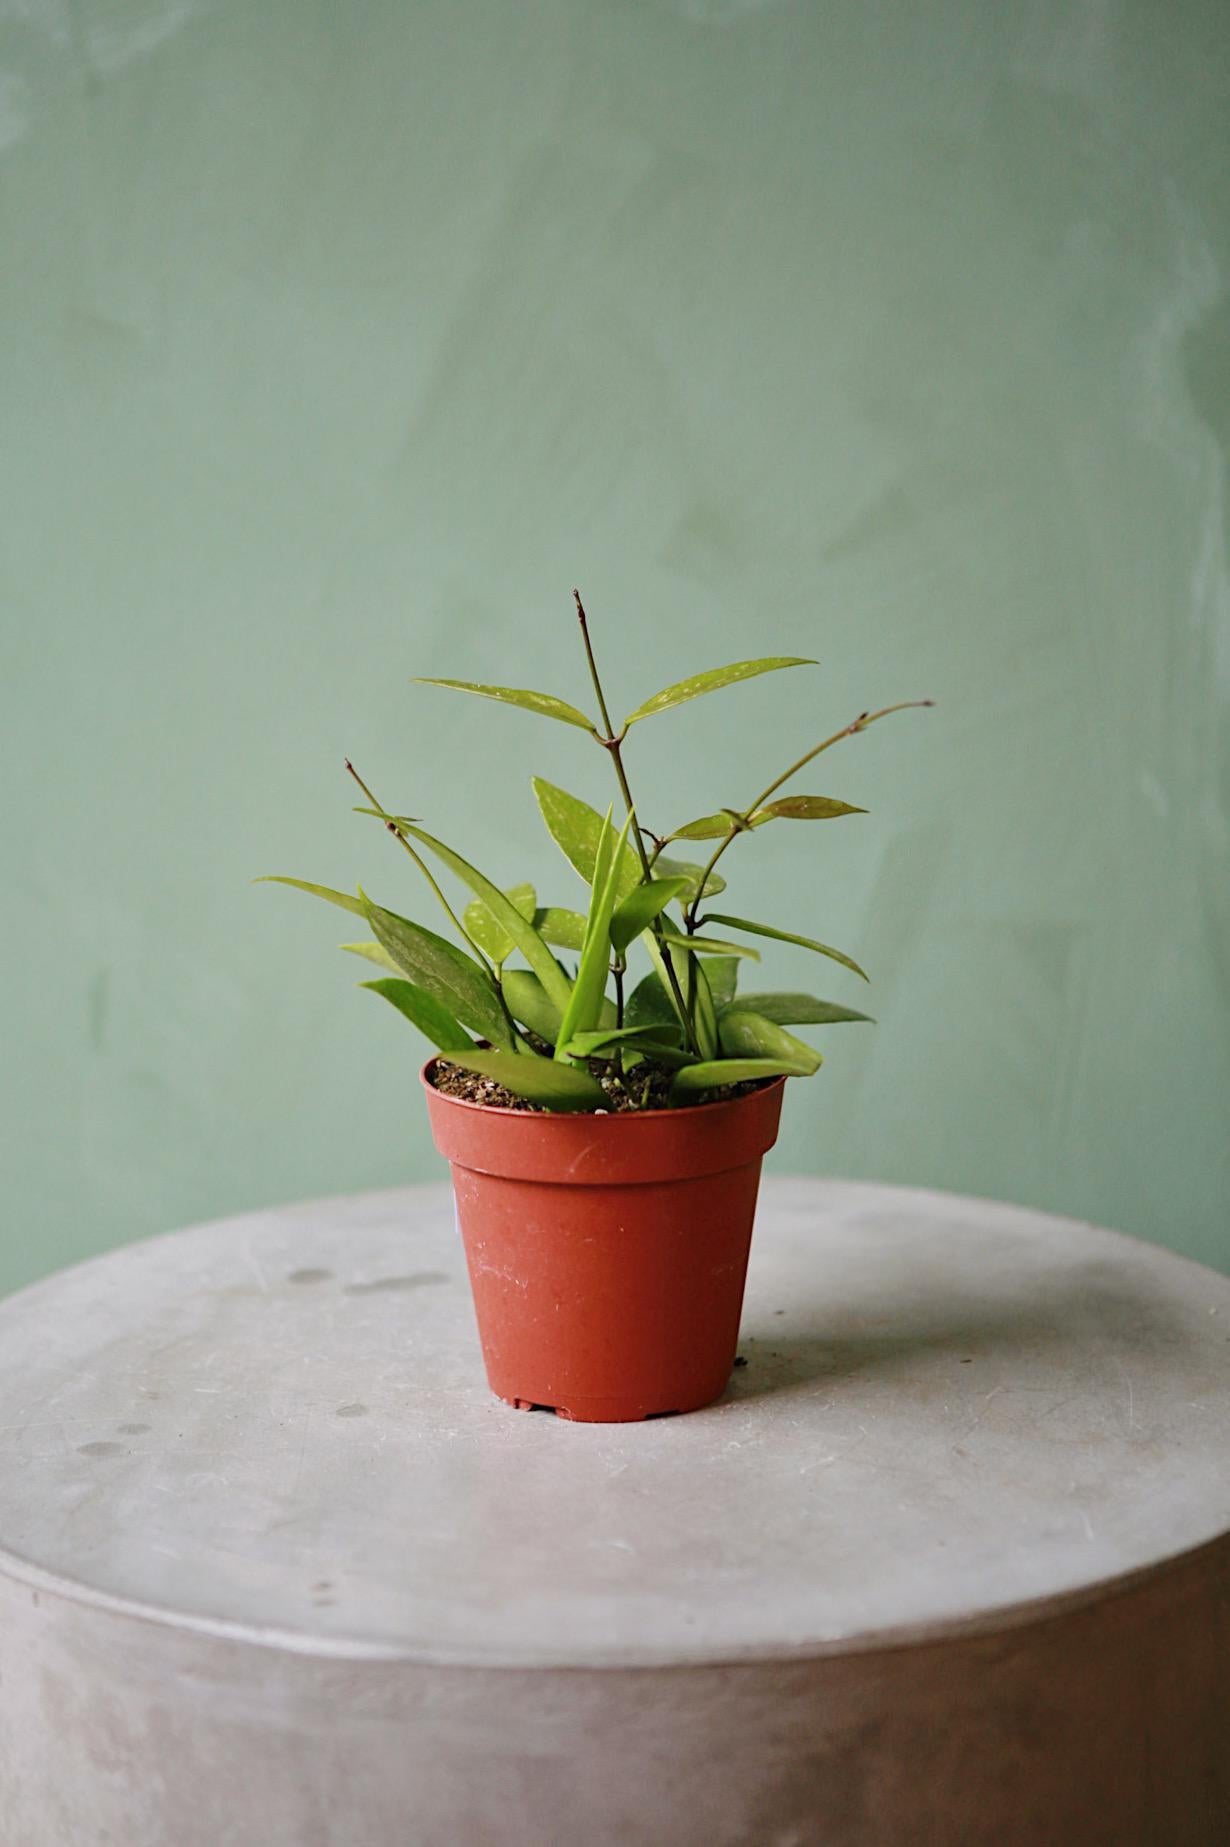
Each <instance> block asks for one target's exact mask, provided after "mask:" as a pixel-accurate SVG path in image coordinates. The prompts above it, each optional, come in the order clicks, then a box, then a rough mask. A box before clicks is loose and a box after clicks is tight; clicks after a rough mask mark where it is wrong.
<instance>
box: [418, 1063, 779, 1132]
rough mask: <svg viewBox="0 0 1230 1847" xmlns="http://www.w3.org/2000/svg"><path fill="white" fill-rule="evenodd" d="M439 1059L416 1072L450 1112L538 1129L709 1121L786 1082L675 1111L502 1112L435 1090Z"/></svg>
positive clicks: (770, 1083)
mask: <svg viewBox="0 0 1230 1847" xmlns="http://www.w3.org/2000/svg"><path fill="white" fill-rule="evenodd" d="M440 1058H444V1059H445V1060H446V1061H447V1058H448V1054H447V1052H433V1054H432V1056H431V1057H430V1058H429V1059H428V1060H427V1061H426V1063H425V1064H424V1065H422V1066H421V1068H420V1070H419V1081H420V1082H421V1084H422V1086H423V1088H424V1090H426V1091H427V1092H428V1094H429V1096H432V1097H438V1098H439V1100H440V1102H441V1103H443V1104H447V1105H448V1106H449V1107H450V1108H454V1109H460V1110H468V1111H469V1112H470V1113H471V1114H472V1115H475V1116H495V1117H498V1118H499V1119H500V1121H502V1122H517V1121H519V1120H522V1119H523V1120H525V1121H527V1122H532V1123H535V1124H536V1125H538V1127H539V1128H541V1126H542V1124H543V1123H544V1122H578V1121H580V1122H600V1123H602V1124H603V1127H604V1129H605V1126H606V1125H607V1124H608V1123H621V1124H622V1123H627V1124H633V1123H638V1122H639V1123H645V1122H680V1121H686V1120H688V1119H689V1118H695V1117H700V1116H704V1117H706V1118H709V1119H712V1117H713V1116H714V1114H715V1113H716V1112H717V1111H718V1110H736V1109H738V1108H739V1106H740V1105H741V1104H746V1103H751V1102H752V1101H754V1099H756V1098H757V1097H769V1096H771V1095H772V1094H773V1092H774V1091H781V1090H783V1089H784V1088H785V1085H786V1083H787V1081H788V1079H787V1078H786V1077H785V1076H782V1077H775V1078H770V1080H769V1081H768V1083H766V1084H762V1085H760V1087H759V1088H758V1089H756V1090H749V1091H746V1092H745V1093H744V1095H743V1096H741V1097H720V1098H718V1100H717V1101H716V1102H715V1103H685V1104H683V1105H682V1106H681V1107H679V1108H677V1109H636V1110H528V1109H527V1110H516V1109H502V1108H500V1107H499V1105H497V1104H494V1103H473V1102H471V1101H470V1099H469V1098H468V1097H450V1096H449V1094H448V1092H447V1091H444V1090H438V1089H437V1088H436V1086H435V1085H434V1084H433V1083H432V1081H431V1075H430V1074H431V1070H432V1067H433V1066H434V1065H435V1064H436V1062H437V1060H438V1059H440Z"/></svg>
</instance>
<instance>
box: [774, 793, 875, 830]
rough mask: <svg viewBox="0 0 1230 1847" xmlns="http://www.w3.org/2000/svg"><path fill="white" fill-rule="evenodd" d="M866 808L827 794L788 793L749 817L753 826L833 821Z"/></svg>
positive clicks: (863, 810)
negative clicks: (836, 799) (768, 823)
mask: <svg viewBox="0 0 1230 1847" xmlns="http://www.w3.org/2000/svg"><path fill="white" fill-rule="evenodd" d="M866 812H867V810H866V809H865V808H852V807H851V806H850V804H849V802H835V801H833V800H832V799H831V798H830V797H829V796H827V795H787V796H784V797H783V798H782V800H781V801H780V802H768V803H766V805H765V806H764V807H763V808H758V809H757V810H756V812H755V814H753V815H750V816H749V817H748V819H749V821H750V824H751V826H753V827H763V826H764V824H765V822H766V821H833V820H836V818H837V817H838V815H843V814H866Z"/></svg>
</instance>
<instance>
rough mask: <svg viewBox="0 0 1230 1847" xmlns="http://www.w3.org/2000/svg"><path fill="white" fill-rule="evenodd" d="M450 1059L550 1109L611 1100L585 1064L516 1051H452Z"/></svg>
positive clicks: (600, 1105)
mask: <svg viewBox="0 0 1230 1847" xmlns="http://www.w3.org/2000/svg"><path fill="white" fill-rule="evenodd" d="M446 1062H447V1063H448V1064H450V1065H460V1067H461V1069H462V1070H463V1071H477V1072H479V1073H480V1074H481V1075H482V1076H484V1077H493V1078H494V1079H495V1081H496V1083H497V1084H503V1086H504V1088H505V1089H506V1090H511V1091H512V1093H513V1095H514V1096H517V1097H523V1098H524V1099H525V1101H526V1102H527V1103H541V1104H543V1105H545V1107H546V1108H547V1109H550V1110H560V1111H564V1110H582V1109H590V1110H592V1109H606V1108H608V1107H609V1099H608V1097H607V1094H606V1092H605V1090H603V1088H602V1086H601V1084H600V1083H599V1082H598V1080H597V1078H595V1077H591V1075H590V1073H589V1072H588V1071H587V1070H586V1069H585V1068H584V1066H583V1065H564V1064H557V1063H556V1062H555V1061H554V1060H553V1059H550V1058H519V1057H518V1056H517V1054H516V1053H515V1052H482V1051H479V1052H450V1053H449V1054H448V1055H447V1059H446Z"/></svg>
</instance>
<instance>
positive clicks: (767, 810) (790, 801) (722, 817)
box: [666, 795, 867, 840]
mask: <svg viewBox="0 0 1230 1847" xmlns="http://www.w3.org/2000/svg"><path fill="white" fill-rule="evenodd" d="M866 812H867V810H866V809H865V808H852V807H851V806H850V804H849V802H835V801H833V800H831V799H830V797H829V796H827V795H787V796H784V797H783V799H782V800H781V801H780V802H767V803H766V804H765V806H764V807H763V808H756V809H754V810H753V811H752V813H751V814H749V815H748V817H747V819H746V821H744V820H743V817H742V815H741V814H739V813H738V811H737V810H736V809H733V808H723V809H721V810H720V811H719V812H718V813H717V814H704V815H701V817H700V819H699V820H698V821H689V822H688V824H687V826H686V827H677V828H676V829H675V830H674V832H673V833H670V834H668V835H667V836H666V837H667V839H668V840H724V839H725V838H726V836H727V834H729V833H730V832H731V828H732V825H733V828H734V831H735V832H736V833H740V832H748V831H750V830H751V829H752V828H753V827H763V826H764V825H765V822H766V821H832V820H835V819H836V818H837V816H838V815H843V814H866ZM740 823H742V826H740Z"/></svg>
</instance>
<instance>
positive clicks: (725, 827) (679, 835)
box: [666, 809, 752, 840]
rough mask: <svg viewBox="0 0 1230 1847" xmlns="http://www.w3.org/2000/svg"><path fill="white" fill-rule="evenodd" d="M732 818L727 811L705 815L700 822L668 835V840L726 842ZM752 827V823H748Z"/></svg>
mask: <svg viewBox="0 0 1230 1847" xmlns="http://www.w3.org/2000/svg"><path fill="white" fill-rule="evenodd" d="M730 822H731V817H730V815H729V814H727V813H726V811H725V809H723V810H722V812H721V813H720V814H703V815H701V817H700V819H699V821H689V822H688V824H687V826H686V827H677V828H675V830H674V831H673V833H670V834H668V835H667V836H666V837H667V839H668V840H724V839H725V838H726V835H727V834H728V833H729V832H730ZM748 825H749V826H751V825H752V824H751V822H750V821H749V823H748Z"/></svg>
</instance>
